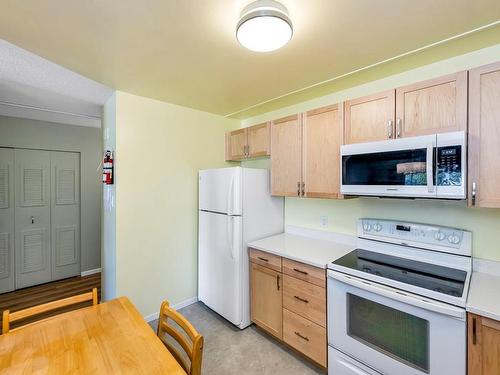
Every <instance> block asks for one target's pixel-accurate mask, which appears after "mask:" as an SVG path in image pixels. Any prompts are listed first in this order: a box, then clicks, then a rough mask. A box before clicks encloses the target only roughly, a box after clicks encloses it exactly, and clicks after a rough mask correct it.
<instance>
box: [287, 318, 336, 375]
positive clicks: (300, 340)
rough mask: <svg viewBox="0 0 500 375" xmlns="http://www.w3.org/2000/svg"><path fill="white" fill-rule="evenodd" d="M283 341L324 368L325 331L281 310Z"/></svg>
mask: <svg viewBox="0 0 500 375" xmlns="http://www.w3.org/2000/svg"><path fill="white" fill-rule="evenodd" d="M283 340H284V341H285V342H286V343H287V344H288V345H290V346H291V347H293V348H295V349H296V350H298V351H299V352H301V353H303V354H305V355H306V356H308V357H309V358H311V359H312V360H313V361H315V362H317V363H318V364H319V365H321V366H323V367H326V329H325V328H323V327H321V326H319V325H317V324H316V323H313V322H311V321H310V320H307V319H305V318H303V317H301V316H299V315H297V314H295V313H293V312H291V311H288V310H287V309H283Z"/></svg>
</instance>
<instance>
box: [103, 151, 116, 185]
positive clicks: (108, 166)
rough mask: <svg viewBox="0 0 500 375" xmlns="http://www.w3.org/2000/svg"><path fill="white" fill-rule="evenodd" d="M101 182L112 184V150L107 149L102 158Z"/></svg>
mask: <svg viewBox="0 0 500 375" xmlns="http://www.w3.org/2000/svg"><path fill="white" fill-rule="evenodd" d="M102 182H103V183H104V184H106V185H113V152H112V151H110V150H107V151H106V152H105V153H104V158H103V160H102Z"/></svg>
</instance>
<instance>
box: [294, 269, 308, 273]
mask: <svg viewBox="0 0 500 375" xmlns="http://www.w3.org/2000/svg"><path fill="white" fill-rule="evenodd" d="M293 270H294V271H295V272H298V273H301V274H302V275H309V273H307V272H306V271H302V270H299V269H298V268H294V269H293Z"/></svg>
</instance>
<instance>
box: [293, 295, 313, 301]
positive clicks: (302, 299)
mask: <svg viewBox="0 0 500 375" xmlns="http://www.w3.org/2000/svg"><path fill="white" fill-rule="evenodd" d="M293 298H295V299H298V300H299V301H300V302H304V303H309V301H308V300H306V299H304V298H300V297H299V296H293Z"/></svg>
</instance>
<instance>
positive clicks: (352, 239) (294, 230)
mask: <svg viewBox="0 0 500 375" xmlns="http://www.w3.org/2000/svg"><path fill="white" fill-rule="evenodd" d="M285 232H286V233H289V234H295V235H297V236H302V237H309V238H315V239H318V240H326V241H333V242H337V243H341V244H344V245H350V246H356V236H353V235H351V234H345V233H337V232H328V231H324V230H318V229H311V228H304V227H297V226H295V225H287V226H286V227H285Z"/></svg>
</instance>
